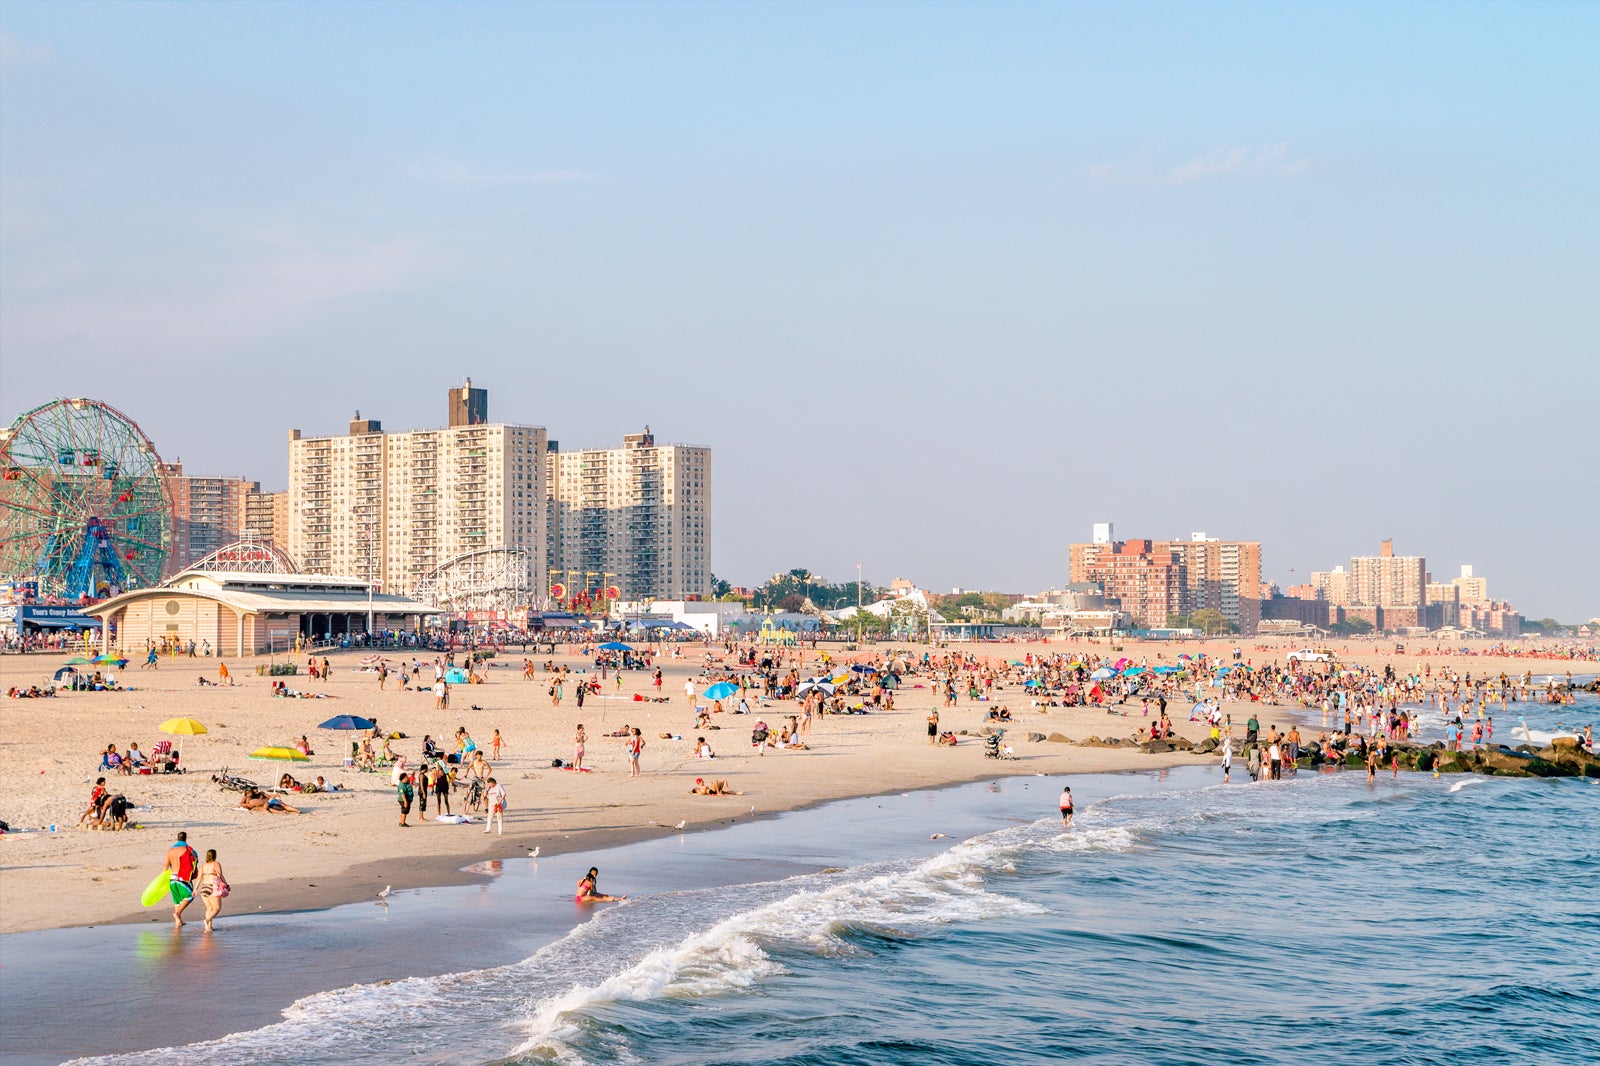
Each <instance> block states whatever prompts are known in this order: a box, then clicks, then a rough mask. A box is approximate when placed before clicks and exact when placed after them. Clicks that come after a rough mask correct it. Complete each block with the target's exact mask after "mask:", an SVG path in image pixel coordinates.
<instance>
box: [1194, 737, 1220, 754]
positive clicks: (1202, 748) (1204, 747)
mask: <svg viewBox="0 0 1600 1066" xmlns="http://www.w3.org/2000/svg"><path fill="white" fill-rule="evenodd" d="M1220 746H1221V745H1219V744H1218V743H1217V742H1216V741H1215V740H1214V739H1212V738H1211V737H1206V738H1205V739H1204V740H1202V741H1201V742H1200V743H1198V744H1196V745H1195V746H1194V750H1195V751H1198V752H1200V753H1201V754H1202V755H1209V754H1211V753H1212V752H1214V751H1216V750H1217V748H1219V747H1220Z"/></svg>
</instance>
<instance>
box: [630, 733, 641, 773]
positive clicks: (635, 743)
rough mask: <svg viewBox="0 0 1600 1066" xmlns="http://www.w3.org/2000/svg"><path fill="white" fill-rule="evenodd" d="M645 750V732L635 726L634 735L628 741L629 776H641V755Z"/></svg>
mask: <svg viewBox="0 0 1600 1066" xmlns="http://www.w3.org/2000/svg"><path fill="white" fill-rule="evenodd" d="M643 752H644V734H642V733H640V732H639V727H638V726H634V727H633V737H632V738H631V739H630V740H629V741H628V776H629V777H638V776H639V756H640V755H641V754H643Z"/></svg>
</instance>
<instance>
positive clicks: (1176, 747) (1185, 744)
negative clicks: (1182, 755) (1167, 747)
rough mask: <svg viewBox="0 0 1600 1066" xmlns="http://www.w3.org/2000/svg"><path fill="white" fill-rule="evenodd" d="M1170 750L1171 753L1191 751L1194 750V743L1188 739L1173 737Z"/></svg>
mask: <svg viewBox="0 0 1600 1066" xmlns="http://www.w3.org/2000/svg"><path fill="white" fill-rule="evenodd" d="M1172 750H1173V751H1193V750H1194V741H1192V740H1190V739H1189V738H1188V737H1173V738H1172Z"/></svg>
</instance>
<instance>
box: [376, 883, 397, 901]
mask: <svg viewBox="0 0 1600 1066" xmlns="http://www.w3.org/2000/svg"><path fill="white" fill-rule="evenodd" d="M393 887H394V886H392V885H384V886H383V891H382V892H379V893H378V898H379V899H381V900H384V901H386V902H387V901H388V899H389V892H390V891H391V889H392V888H393Z"/></svg>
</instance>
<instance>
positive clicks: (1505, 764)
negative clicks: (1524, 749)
mask: <svg viewBox="0 0 1600 1066" xmlns="http://www.w3.org/2000/svg"><path fill="white" fill-rule="evenodd" d="M1482 761H1483V766H1484V769H1486V770H1490V771H1492V772H1494V773H1497V774H1505V775H1508V776H1517V775H1523V776H1526V775H1527V773H1528V763H1529V761H1530V760H1529V758H1528V756H1526V755H1520V754H1518V753H1516V752H1513V751H1500V750H1498V749H1490V750H1489V751H1486V752H1484V753H1483V760H1482Z"/></svg>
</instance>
